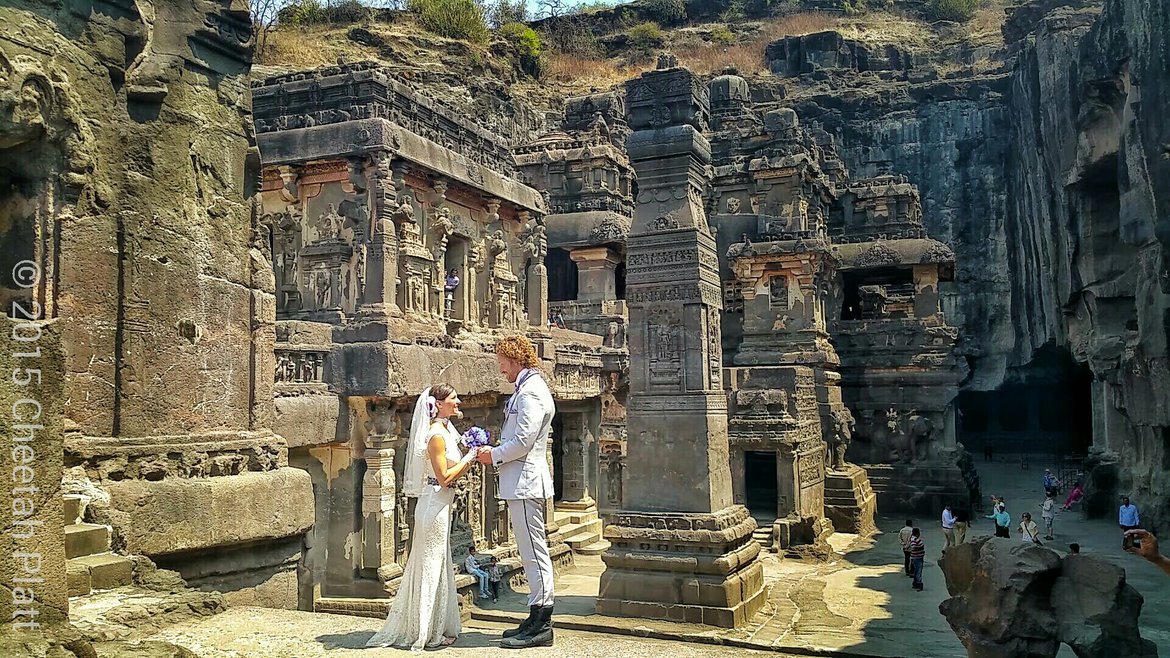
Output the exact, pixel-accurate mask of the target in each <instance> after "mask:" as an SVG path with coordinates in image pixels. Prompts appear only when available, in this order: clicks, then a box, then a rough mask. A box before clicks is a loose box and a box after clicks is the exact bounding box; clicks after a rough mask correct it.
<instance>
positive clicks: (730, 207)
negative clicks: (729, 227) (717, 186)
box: [727, 197, 740, 215]
mask: <svg viewBox="0 0 1170 658" xmlns="http://www.w3.org/2000/svg"><path fill="white" fill-rule="evenodd" d="M739 204H740V201H739V198H737V197H731V198H729V199H728V200H727V214H729V215H738V214H739Z"/></svg>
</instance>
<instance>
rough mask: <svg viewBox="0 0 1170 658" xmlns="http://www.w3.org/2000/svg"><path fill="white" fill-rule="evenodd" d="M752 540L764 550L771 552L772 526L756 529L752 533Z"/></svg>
mask: <svg viewBox="0 0 1170 658" xmlns="http://www.w3.org/2000/svg"><path fill="white" fill-rule="evenodd" d="M752 539H754V540H756V542H757V543H758V544H759V545H760V546H761V547H763V548H765V549H768V550H771V548H772V526H770V525H769V526H764V527H759V528H756V529H755V530H753V531H752Z"/></svg>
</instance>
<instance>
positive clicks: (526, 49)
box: [500, 22, 543, 58]
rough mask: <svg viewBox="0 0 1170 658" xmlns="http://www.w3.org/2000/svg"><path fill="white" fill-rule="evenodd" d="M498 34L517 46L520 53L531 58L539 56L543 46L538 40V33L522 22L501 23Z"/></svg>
mask: <svg viewBox="0 0 1170 658" xmlns="http://www.w3.org/2000/svg"><path fill="white" fill-rule="evenodd" d="M500 36H502V37H504V38H505V39H507V40H508V41H511V42H512V43H514V44H516V45H517V46H519V48H520V54H521V55H523V56H525V57H532V58H536V57H540V51H541V48H542V46H543V44H541V42H540V35H539V34H537V33H536V30H533V29H532V28H530V27H528V26H527V25H525V24H524V23H518V22H512V23H505V24H504V25H501V26H500Z"/></svg>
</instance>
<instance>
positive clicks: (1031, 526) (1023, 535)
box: [1016, 512, 1040, 544]
mask: <svg viewBox="0 0 1170 658" xmlns="http://www.w3.org/2000/svg"><path fill="white" fill-rule="evenodd" d="M1016 532H1018V533H1020V541H1024V542H1029V543H1032V544H1039V543H1040V537H1039V535H1040V529H1039V528H1037V527H1036V522H1035V521H1033V520H1032V515H1031V514H1029V513H1028V512H1024V513H1023V514H1021V515H1020V527H1019V528H1017V529H1016Z"/></svg>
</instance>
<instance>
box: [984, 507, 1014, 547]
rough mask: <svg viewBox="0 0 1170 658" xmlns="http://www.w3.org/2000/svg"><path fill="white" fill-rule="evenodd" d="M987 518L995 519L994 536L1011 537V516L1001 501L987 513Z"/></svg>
mask: <svg viewBox="0 0 1170 658" xmlns="http://www.w3.org/2000/svg"><path fill="white" fill-rule="evenodd" d="M987 518H989V519H995V536H996V537H1007V538H1008V539H1011V537H1012V533H1011V525H1012V517H1011V515H1010V514H1008V513H1007V508H1005V507H1004V506H1003V504H1002V503H1001V504H999V505H996V506H995V511H994V512H992V513H991V514H988V515H987Z"/></svg>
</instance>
